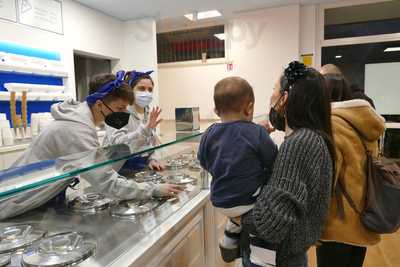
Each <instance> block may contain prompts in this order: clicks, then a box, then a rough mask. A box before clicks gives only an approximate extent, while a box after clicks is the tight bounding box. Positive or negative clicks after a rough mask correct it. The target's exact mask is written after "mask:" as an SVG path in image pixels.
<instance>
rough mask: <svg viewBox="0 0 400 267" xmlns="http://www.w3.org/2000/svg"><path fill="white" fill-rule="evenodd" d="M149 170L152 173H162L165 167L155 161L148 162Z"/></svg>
mask: <svg viewBox="0 0 400 267" xmlns="http://www.w3.org/2000/svg"><path fill="white" fill-rule="evenodd" d="M149 169H150V170H152V171H163V170H165V166H164V165H163V164H161V163H160V162H158V161H157V160H155V159H152V160H150V162H149Z"/></svg>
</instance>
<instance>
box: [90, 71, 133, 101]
mask: <svg viewBox="0 0 400 267" xmlns="http://www.w3.org/2000/svg"><path fill="white" fill-rule="evenodd" d="M115 79H116V76H115V75H114V74H99V75H96V76H95V77H93V79H92V80H91V81H90V82H89V94H93V93H96V92H97V91H98V90H99V89H100V88H101V87H102V86H103V85H105V84H107V83H109V82H112V81H114V80H115ZM117 99H122V100H125V101H127V102H128V103H129V104H130V105H132V104H133V102H134V101H135V95H134V93H133V92H132V89H131V87H130V86H129V85H128V84H127V83H126V82H123V83H122V84H121V86H120V87H119V88H114V89H113V90H112V91H111V92H110V93H108V94H107V95H106V96H105V97H104V98H103V101H104V102H106V103H110V102H113V101H115V100H117Z"/></svg>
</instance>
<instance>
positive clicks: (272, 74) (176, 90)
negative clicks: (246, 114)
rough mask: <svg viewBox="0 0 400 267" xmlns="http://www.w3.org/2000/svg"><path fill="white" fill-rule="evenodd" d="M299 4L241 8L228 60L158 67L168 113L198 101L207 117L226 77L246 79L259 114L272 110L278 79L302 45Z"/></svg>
mask: <svg viewBox="0 0 400 267" xmlns="http://www.w3.org/2000/svg"><path fill="white" fill-rule="evenodd" d="M299 24H300V7H299V6H298V5H293V6H286V7H279V8H272V9H266V10H262V11H257V12H249V13H245V14H242V15H241V16H240V17H237V18H235V19H233V20H232V21H230V22H229V23H228V24H227V30H228V37H227V38H228V39H227V41H226V46H227V54H228V56H227V57H229V59H230V60H232V61H233V64H234V69H233V71H232V72H227V71H226V65H225V64H224V65H205V66H190V67H182V65H180V66H179V64H178V65H176V66H175V67H171V66H169V67H162V66H161V65H160V67H159V86H160V105H161V107H162V109H163V110H164V112H163V118H164V119H174V115H175V107H182V106H199V107H200V115H201V118H202V119H212V118H215V116H214V115H213V114H214V113H213V109H214V104H213V97H212V96H213V88H214V85H215V83H216V82H217V81H218V80H220V79H222V78H224V77H226V76H234V75H238V76H241V77H243V78H245V79H247V80H248V81H249V82H250V83H251V84H252V85H253V87H254V90H255V95H256V105H255V107H256V108H255V114H263V113H266V112H267V109H268V106H269V97H270V95H271V93H272V89H273V87H274V83H275V80H276V79H277V78H278V77H279V75H280V74H281V72H282V71H283V68H284V66H285V65H286V64H287V63H289V62H290V61H291V60H295V59H298V56H299V50H300V25H299Z"/></svg>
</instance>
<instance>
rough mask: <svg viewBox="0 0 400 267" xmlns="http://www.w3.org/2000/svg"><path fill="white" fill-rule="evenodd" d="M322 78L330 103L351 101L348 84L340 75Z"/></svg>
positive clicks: (328, 75)
mask: <svg viewBox="0 0 400 267" xmlns="http://www.w3.org/2000/svg"><path fill="white" fill-rule="evenodd" d="M324 78H325V81H326V86H327V90H328V95H329V99H330V100H331V102H342V101H348V100H351V99H352V93H351V90H350V87H349V84H348V82H347V80H346V78H345V77H344V76H343V75H342V74H325V75H324Z"/></svg>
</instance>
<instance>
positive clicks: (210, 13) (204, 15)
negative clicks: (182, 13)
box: [197, 10, 222, 20]
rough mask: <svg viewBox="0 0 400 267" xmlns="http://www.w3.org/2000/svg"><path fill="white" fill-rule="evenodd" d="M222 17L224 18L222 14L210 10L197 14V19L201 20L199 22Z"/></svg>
mask: <svg viewBox="0 0 400 267" xmlns="http://www.w3.org/2000/svg"><path fill="white" fill-rule="evenodd" d="M221 16H222V14H221V12H219V11H218V10H209V11H204V12H199V13H197V19H199V20H200V19H210V18H216V17H221Z"/></svg>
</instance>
